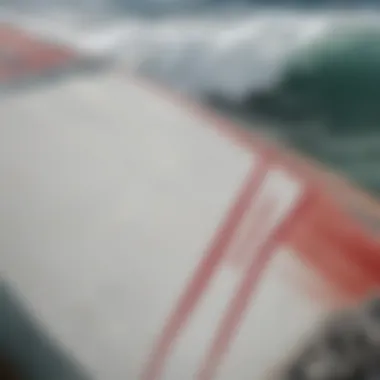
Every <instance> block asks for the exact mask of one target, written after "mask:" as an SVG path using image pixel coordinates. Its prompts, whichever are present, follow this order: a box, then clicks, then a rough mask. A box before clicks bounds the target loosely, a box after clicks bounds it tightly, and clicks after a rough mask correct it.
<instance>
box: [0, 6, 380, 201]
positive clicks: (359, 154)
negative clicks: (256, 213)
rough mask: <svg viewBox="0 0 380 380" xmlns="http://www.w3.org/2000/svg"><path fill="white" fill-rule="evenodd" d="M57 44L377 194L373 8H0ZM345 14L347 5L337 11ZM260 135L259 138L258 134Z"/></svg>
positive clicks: (377, 63) (379, 68) (376, 14)
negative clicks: (164, 89)
mask: <svg viewBox="0 0 380 380" xmlns="http://www.w3.org/2000/svg"><path fill="white" fill-rule="evenodd" d="M0 5H2V9H3V11H2V15H3V17H5V18H12V17H13V18H17V19H18V20H22V22H23V23H24V24H25V25H28V27H29V28H30V29H33V30H39V31H41V32H43V31H45V32H47V33H49V34H50V35H54V34H56V35H57V36H59V37H60V38H63V39H66V40H67V41H69V42H70V43H74V44H77V45H78V46H79V47H80V48H81V49H87V50H88V51H91V52H92V53H93V54H99V55H104V56H106V57H109V58H112V59H114V60H118V61H122V62H125V63H126V64H127V65H128V67H129V68H130V70H132V71H133V72H136V73H138V74H139V75H144V76H147V77H149V78H152V79H154V80H156V81H159V82H161V83H163V84H165V85H166V86H170V87H171V88H173V89H174V90H176V91H180V92H182V93H185V94H187V95H188V96H190V97H192V98H194V99H195V100H196V101H199V102H202V103H204V104H206V105H207V106H209V107H212V108H214V109H215V110H216V111H218V112H221V113H223V114H225V115H227V116H228V117H231V118H233V119H235V120H238V121H239V122H242V123H243V124H244V125H245V126H247V127H248V128H255V126H256V125H257V124H258V123H257V120H260V123H259V124H260V125H264V126H265V129H266V132H268V133H271V134H272V135H273V134H275V135H276V136H277V137H278V138H280V139H283V141H284V143H286V144H290V145H292V146H295V147H296V148H297V149H299V150H301V151H302V152H303V153H305V154H307V155H311V156H313V157H314V158H315V159H317V160H319V161H322V162H323V163H325V164H326V165H327V166H329V167H330V168H332V169H334V170H337V171H340V172H342V173H343V175H345V176H346V177H349V178H351V179H352V180H353V181H355V182H357V183H359V184H360V185H361V186H364V187H365V188H366V189H368V190H369V191H371V192H374V193H377V194H380V171H379V170H378V167H379V166H380V131H379V127H378V126H379V125H380V106H378V102H379V101H380V3H379V8H378V7H377V3H376V2H374V1H372V2H359V1H327V0H326V1H316V0H314V1H311V0H308V1H306V0H305V1H300V0H293V1H290V0H289V1H274V0H272V1H268V0H266V1H237V0H230V1H222V0H219V1H216V0H134V1H132V0H129V1H128V0H124V1H121V0H109V1H106V0H49V1H48V0H17V1H16V0H12V1H8V2H6V1H5V0H2V1H1V2H0ZM343 6H344V7H343ZM264 133H265V131H264Z"/></svg>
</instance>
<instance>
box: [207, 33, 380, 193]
mask: <svg viewBox="0 0 380 380" xmlns="http://www.w3.org/2000/svg"><path fill="white" fill-rule="evenodd" d="M214 103H215V104H216V106H217V108H221V109H223V110H227V112H229V113H232V114H235V115H238V117H241V118H243V119H244V120H245V121H246V122H248V123H249V122H250V121H253V124H254V121H255V120H257V118H259V119H260V120H264V121H266V122H267V123H268V124H269V125H271V126H272V127H273V128H274V129H275V130H277V132H278V133H279V134H280V135H281V136H283V138H284V139H285V140H286V141H287V142H288V143H290V144H291V145H293V146H295V147H296V148H297V149H299V150H301V151H302V152H303V153H306V154H308V155H311V156H312V157H314V158H315V159H317V160H319V161H322V162H323V163H325V164H326V165H328V166H329V167H331V168H333V169H335V170H337V171H339V172H342V173H343V174H344V175H345V176H346V177H349V178H350V179H352V180H353V181H355V182H357V183H359V184H360V185H361V186H362V187H364V188H366V189H367V190H369V191H371V192H372V193H375V194H376V195H380V25H379V28H369V27H368V28H366V27H360V28H359V27H357V28H353V27H350V28H340V29H339V30H335V31H332V32H331V33H329V34H327V35H326V36H324V37H323V38H320V39H319V40H316V41H314V43H312V44H310V45H308V46H307V47H304V48H302V49H301V50H299V51H298V52H297V53H296V54H294V55H293V56H292V57H291V59H289V61H288V63H287V65H285V68H284V71H283V73H282V76H281V81H280V83H279V84H278V85H277V86H276V87H274V88H272V89H270V90H269V91H267V92H266V93H251V94H249V96H247V97H246V98H245V99H244V101H242V102H241V103H239V104H234V105H231V104H223V102H222V101H219V100H218V99H217V100H216V101H215V102H214Z"/></svg>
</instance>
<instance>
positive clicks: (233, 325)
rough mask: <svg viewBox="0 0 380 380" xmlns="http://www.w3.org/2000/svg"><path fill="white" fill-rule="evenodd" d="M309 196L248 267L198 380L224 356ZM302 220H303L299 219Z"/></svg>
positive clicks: (208, 375)
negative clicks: (278, 248)
mask: <svg viewBox="0 0 380 380" xmlns="http://www.w3.org/2000/svg"><path fill="white" fill-rule="evenodd" d="M306 200H308V193H306V192H305V195H304V196H303V199H301V201H300V203H299V204H298V205H297V206H296V207H295V209H294V210H292V212H291V215H290V216H289V217H288V219H287V220H285V221H283V222H282V223H281V224H280V225H279V226H278V227H277V229H276V230H275V231H274V232H273V234H272V236H271V237H269V238H268V239H267V240H266V242H265V243H264V245H263V246H262V248H261V249H259V251H258V252H257V253H256V255H255V256H254V259H253V260H252V262H251V264H250V266H249V267H248V269H247V271H246V273H245V275H244V277H243V279H242V281H241V283H240V286H239V289H238V291H237V292H236V294H235V296H234V298H233V299H232V301H231V302H230V307H229V309H228V312H227V314H226V315H225V317H224V318H223V320H222V322H221V323H220V325H219V329H218V331H217V334H216V338H215V339H214V341H213V342H212V344H211V348H210V351H209V353H208V355H207V356H206V359H205V361H204V364H203V366H202V369H201V371H200V372H199V376H198V380H212V379H213V378H214V377H215V375H216V372H217V370H218V368H219V366H220V364H221V362H222V360H223V357H224V356H225V355H226V353H227V351H228V349H229V347H230V345H231V343H232V340H233V337H234V335H235V333H236V330H237V328H238V326H239V324H240V322H241V320H242V318H243V316H244V313H245V311H246V310H247V307H248V305H249V301H250V300H251V298H252V296H253V294H254V292H255V290H256V289H257V287H258V285H259V283H260V279H261V277H262V275H263V274H264V272H265V269H266V267H267V264H268V263H269V262H270V260H271V259H272V257H273V255H274V253H275V252H276V247H277V246H278V244H280V243H282V242H284V241H285V239H286V238H287V236H288V233H289V232H290V230H291V229H292V228H293V227H294V223H296V222H297V221H298V220H299V215H300V214H301V213H303V211H304V209H306V207H307V206H308V205H309V202H306ZM301 219H302V218H301Z"/></svg>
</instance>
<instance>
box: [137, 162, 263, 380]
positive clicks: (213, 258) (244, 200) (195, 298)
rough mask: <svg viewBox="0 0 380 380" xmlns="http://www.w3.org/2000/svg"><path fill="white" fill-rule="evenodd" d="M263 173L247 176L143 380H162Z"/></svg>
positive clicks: (254, 171)
mask: <svg viewBox="0 0 380 380" xmlns="http://www.w3.org/2000/svg"><path fill="white" fill-rule="evenodd" d="M261 173H265V163H264V162H260V163H259V165H257V164H255V165H254V166H253V167H252V169H251V171H250V173H249V174H248V177H247V179H246V181H245V183H244V185H243V187H242V190H241V192H240V194H239V196H238V197H237V199H236V201H235V203H234V205H233V206H232V208H231V210H230V211H229V213H228V214H227V217H226V219H225V221H224V223H223V224H222V225H221V228H220V229H219V231H218V232H217V234H216V235H215V237H214V240H213V241H212V243H211V246H210V248H209V249H208V250H207V251H206V253H205V256H204V258H203V259H202V261H201V262H200V263H199V265H198V267H197V269H196V270H195V274H194V276H193V277H192V279H191V280H190V283H189V284H188V286H187V288H186V289H185V292H184V294H183V295H182V297H181V298H180V300H179V302H178V304H177V307H176V308H175V310H174V312H173V313H172V315H171V317H170V318H169V320H168V322H167V324H166V326H165V328H164V330H163V332H162V334H161V336H160V338H159V340H158V343H157V345H156V347H155V348H154V350H153V353H152V355H151V357H150V359H149V361H148V365H147V367H146V369H145V370H144V372H143V375H142V376H141V379H142V380H157V379H159V378H160V377H161V375H162V372H163V368H164V365H165V362H166V360H167V357H168V355H169V354H170V350H171V349H172V346H173V344H174V341H175V339H176V338H177V337H178V335H179V331H180V330H181V329H182V328H183V327H184V325H185V324H186V322H187V321H188V319H189V318H190V316H191V314H192V313H193V312H194V310H195V307H196V306H197V304H198V303H199V301H200V300H201V297H202V295H203V294H204V293H205V290H206V289H207V287H208V286H209V284H210V282H211V279H212V277H213V276H214V275H215V273H216V270H217V268H218V266H219V264H220V263H221V261H222V259H223V258H224V256H225V254H226V252H227V249H228V247H229V245H230V243H231V240H232V238H233V236H234V234H235V231H236V229H237V228H238V226H239V225H240V222H241V219H242V218H243V216H244V214H245V212H246V211H247V206H248V205H249V203H250V201H251V198H252V195H253V194H254V193H255V192H256V191H257V189H258V187H259V185H260V183H261V181H262V177H263V175H261Z"/></svg>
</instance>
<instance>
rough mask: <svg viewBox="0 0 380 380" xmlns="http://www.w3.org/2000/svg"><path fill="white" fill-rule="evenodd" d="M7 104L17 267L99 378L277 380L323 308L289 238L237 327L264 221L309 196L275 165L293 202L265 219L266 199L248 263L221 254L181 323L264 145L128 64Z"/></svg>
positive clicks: (6, 176) (8, 203) (275, 188)
mask: <svg viewBox="0 0 380 380" xmlns="http://www.w3.org/2000/svg"><path fill="white" fill-rule="evenodd" d="M0 115H1V127H0V235H1V238H0V252H1V254H0V266H1V270H2V276H3V278H4V279H5V280H6V281H7V282H8V283H9V284H10V285H11V286H12V287H13V288H14V289H15V290H17V291H18V292H19V294H21V295H22V296H23V297H24V299H25V302H26V303H27V305H28V306H29V307H30V309H31V310H32V311H34V313H35V314H36V315H37V316H38V317H39V318H40V320H41V323H42V324H43V326H44V327H45V328H46V329H47V330H48V331H49V332H50V333H51V334H52V336H53V337H54V338H56V339H57V340H58V341H59V342H60V343H61V344H62V346H63V347H65V348H66V349H68V350H70V352H72V353H73V355H74V356H75V358H76V359H77V360H78V361H79V362H80V363H81V364H82V365H83V367H84V368H85V369H86V370H87V371H88V372H89V373H90V375H91V376H92V378H93V379H107V380H111V379H112V380H119V379H120V380H122V379H123V380H124V379H131V380H133V379H136V380H158V379H164V380H178V379H181V380H191V379H196V380H211V379H218V380H229V379H231V378H235V379H239V380H244V379H247V380H248V379H261V378H264V377H265V376H266V375H267V371H268V369H270V368H271V367H272V366H273V365H275V364H276V363H277V362H278V361H279V360H282V359H283V358H284V353H287V352H288V351H289V347H293V346H294V345H295V344H296V343H297V342H298V340H299V339H300V337H301V336H302V334H303V332H305V331H307V329H308V328H309V327H310V326H312V325H313V324H314V323H315V322H316V321H317V320H318V319H319V318H320V316H321V315H322V314H323V312H324V310H323V307H321V306H320V305H319V304H317V303H315V302H313V301H312V300H308V299H307V298H305V297H303V296H302V295H301V294H300V293H297V291H295V289H294V286H292V284H290V283H289V281H287V279H286V278H285V277H284V276H283V270H284V269H286V268H289V267H291V268H293V269H294V268H296V270H297V271H302V266H301V264H300V263H299V262H297V261H296V260H295V259H294V258H293V256H292V254H291V251H290V250H289V248H287V247H286V246H281V245H280V246H278V247H275V253H274V254H273V255H272V256H271V258H270V262H269V263H267V265H266V266H265V265H264V264H263V265H262V269H265V270H263V273H261V277H260V279H259V278H257V279H256V280H254V278H253V276H254V275H253V274H252V276H251V280H252V281H256V283H257V284H256V285H257V287H256V289H255V292H254V295H253V296H252V297H250V298H249V299H248V305H247V308H244V307H242V312H241V315H240V317H239V316H235V317H236V318H237V319H238V320H237V321H235V322H236V323H235V324H234V323H232V325H234V326H233V327H231V326H230V328H229V331H230V332H231V331H232V332H231V334H232V335H231V336H233V337H232V338H231V339H228V337H227V338H226V339H227V341H229V343H228V344H226V342H225V341H223V337H221V335H223V331H224V330H223V326H224V325H223V322H222V321H223V318H224V317H225V316H226V315H227V314H228V312H230V313H231V302H232V300H233V298H234V295H236V294H240V296H241V299H240V301H241V302H244V301H242V300H243V298H244V297H243V296H242V295H241V294H242V293H241V291H239V287H240V285H241V283H242V281H243V280H244V279H245V278H248V277H249V276H248V275H247V276H248V277H247V276H246V275H245V274H246V271H248V268H249V267H250V266H251V262H252V260H253V259H254V254H255V252H256V251H255V250H259V248H260V244H264V240H265V238H266V237H268V236H266V235H265V234H266V233H267V230H266V229H265V228H264V230H260V225H261V227H262V225H266V226H267V227H268V226H269V227H268V228H269V230H270V229H271V228H272V229H273V226H275V225H276V223H277V224H278V223H279V221H282V219H281V218H282V217H287V215H288V214H289V213H291V212H292V207H293V205H294V207H296V206H297V205H298V202H299V201H300V200H301V198H302V197H303V196H304V195H305V194H306V187H305V186H306V184H305V183H304V182H303V179H302V178H298V177H297V176H294V175H293V174H292V173H288V172H287V170H286V168H281V167H275V168H274V169H273V170H274V171H273V172H272V174H271V176H269V177H270V178H272V179H273V178H274V182H273V181H272V182H271V185H269V187H268V188H264V189H263V193H264V194H266V193H267V192H269V193H271V194H272V195H273V194H274V198H278V199H280V206H278V208H277V214H276V213H275V214H273V215H274V216H273V218H272V220H269V221H268V220H267V219H265V218H266V214H265V209H264V211H263V210H261V214H260V215H261V218H262V219H260V220H259V223H258V224H257V220H256V225H253V224H252V220H251V219H250V218H251V217H250V216H249V215H251V214H252V215H254V214H255V210H254V209H253V211H252V212H251V213H250V214H249V215H248V217H247V220H246V221H245V222H244V223H242V227H241V228H240V227H239V229H238V231H237V232H236V231H235V235H236V236H237V238H235V240H233V242H232V248H231V247H229V248H230V252H229V253H228V254H229V255H235V254H236V252H243V265H240V266H235V265H233V260H231V261H229V260H228V259H226V260H224V261H221V262H219V264H218V265H217V266H216V268H217V269H215V274H214V276H211V277H212V278H211V280H210V284H209V286H208V287H204V289H203V291H202V294H203V296H202V298H201V297H200V298H199V303H198V304H197V305H196V306H194V310H193V311H189V310H187V312H186V311H183V312H182V316H179V317H178V318H182V319H183V320H182V322H181V323H178V320H177V322H175V321H174V322H173V321H171V322H170V320H171V318H172V316H173V310H174V309H175V307H176V305H178V302H179V299H180V297H181V295H182V294H183V293H184V291H185V290H186V289H188V288H187V287H188V284H189V281H190V280H191V278H192V276H193V275H194V273H196V272H197V271H198V269H199V268H198V266H199V263H200V262H201V260H202V258H203V257H204V255H205V254H207V252H208V250H209V247H210V244H211V242H212V240H213V239H214V238H215V236H217V235H218V228H219V226H220V225H221V223H222V221H223V220H224V219H225V216H226V214H228V212H229V210H230V208H231V205H232V204H234V202H235V201H236V199H237V198H238V197H239V194H240V193H241V189H242V187H244V184H245V183H246V181H247V178H248V179H249V177H250V176H252V175H254V176H255V175H258V176H260V175H263V169H262V166H260V165H261V163H262V162H261V160H262V156H261V153H260V152H254V151H252V150H250V149H247V148H246V147H244V146H243V145H238V144H236V143H235V142H234V141H232V140H231V139H230V138H229V137H227V136H225V135H223V134H222V133H221V132H220V130H218V129H215V128H212V127H210V125H208V124H210V121H207V120H205V119H202V118H200V117H199V116H197V115H195V114H193V113H192V112H191V111H189V110H186V109H181V108H180V107H178V106H177V105H175V104H174V103H172V102H171V101H170V100H168V99H164V98H163V97H160V96H158V95H157V94H155V93H154V92H153V91H150V90H149V89H148V88H146V87H143V86H141V85H139V84H138V83H136V82H135V81H133V80H130V79H128V78H127V77H122V76H121V75H120V73H119V74H109V73H108V74H100V75H98V76H96V77H90V76H89V77H87V78H82V79H78V78H75V79H70V80H68V81H66V82H64V83H60V84H58V85H55V86H52V87H45V88H39V89H36V90H29V91H28V92H24V93H23V94H17V95H14V96H9V97H8V98H6V99H3V100H1V102H0ZM260 168H261V169H260ZM260 170H261V172H260ZM266 170H267V169H265V170H264V172H265V171H266ZM252 173H253V174H252ZM260 173H261V174H260ZM269 177H268V178H269ZM263 178H264V177H263ZM263 181H264V180H263ZM264 182H265V181H264ZM256 200H257V199H256ZM272 201H273V198H272ZM244 207H245V208H246V209H249V207H250V204H249V202H248V203H247V204H246V206H244ZM255 207H256V206H255ZM259 211H260V210H259ZM263 212H264V213H263ZM247 223H248V224H247ZM268 223H269V224H268ZM271 226H272V227H271ZM257 230H259V231H261V232H260V233H259V234H258V235H255V238H254V239H253V238H252V236H251V235H252V234H254V233H255V231H256V232H257ZM219 238H220V236H219ZM269 238H270V236H269ZM239 239H240V240H239ZM250 239H252V240H251V241H250ZM260 239H264V240H263V241H261V240H260ZM221 244H222V243H221ZM239 244H240V245H241V244H243V246H244V244H245V248H243V251H242V248H241V247H240V248H239ZM247 244H248V245H247ZM239 249H240V250H239ZM251 250H252V252H251ZM244 254H245V256H244ZM244 260H245V261H244ZM256 264H257V266H260V263H256ZM252 265H253V264H252ZM264 267H265V268H264ZM300 268H301V269H300ZM197 273H199V272H197ZM259 280H260V282H259ZM242 297H243V298H242ZM190 298H191V297H190ZM189 302H190V301H189ZM237 306H239V301H238V302H237ZM237 309H238V307H236V308H235V310H237ZM232 310H234V309H232ZM232 313H233V311H232ZM179 314H181V313H179ZM185 314H186V315H187V316H188V320H187V321H186V320H185V319H186V318H185V317H184V315H185ZM185 322H186V323H185ZM167 323H171V324H172V326H175V325H176V323H177V327H178V331H179V333H178V334H177V335H176V336H175V334H174V335H173V334H172V337H171V338H170V337H169V338H168V336H170V332H167V334H166V338H163V339H164V340H165V339H169V340H170V339H171V343H170V344H169V345H170V349H168V348H167V346H168V345H167V346H165V343H162V341H161V343H159V342H160V339H161V338H160V337H161V334H162V332H163V331H164V330H165V326H166V325H167ZM179 325H180V326H179ZM227 325H228V323H227ZM172 328H174V329H175V327H172ZM167 329H169V330H170V327H167ZM220 331H222V333H220ZM164 335H165V333H164ZM215 337H217V339H221V343H220V344H219V343H216V349H215V350H216V351H218V348H219V347H221V349H222V350H224V352H223V353H217V352H216V351H215V350H214V351H213V349H212V342H213V340H214V339H215ZM157 344H158V345H159V346H160V344H161V348H159V347H158V346H157ZM155 347H156V351H155ZM157 347H158V348H157ZM165 347H166V348H165ZM160 350H161V351H160ZM158 351H160V352H161V353H160V352H158ZM157 352H158V353H157ZM202 369H204V371H203V372H202Z"/></svg>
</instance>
